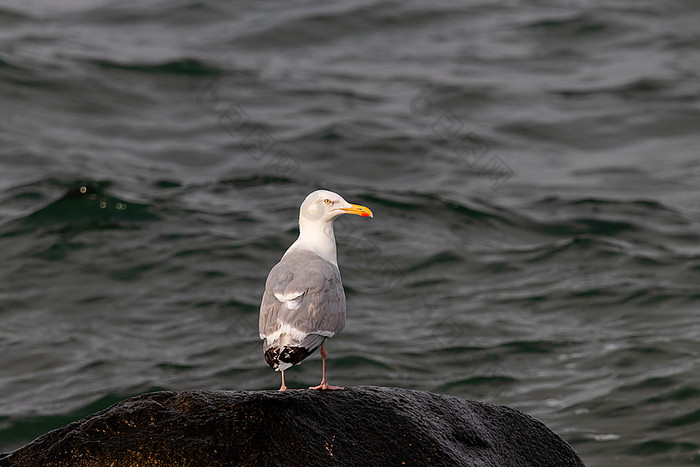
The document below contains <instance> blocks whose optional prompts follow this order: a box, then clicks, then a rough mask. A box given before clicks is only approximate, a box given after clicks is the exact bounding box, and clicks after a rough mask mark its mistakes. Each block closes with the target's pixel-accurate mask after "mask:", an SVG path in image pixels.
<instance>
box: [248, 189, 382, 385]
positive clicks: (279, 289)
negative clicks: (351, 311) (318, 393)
mask: <svg viewBox="0 0 700 467" xmlns="http://www.w3.org/2000/svg"><path fill="white" fill-rule="evenodd" d="M343 214H356V215H358V216H362V217H374V216H373V214H372V211H370V209H369V208H366V207H364V206H360V205H358V204H350V203H348V202H347V201H345V200H344V199H343V198H342V197H341V196H340V195H338V194H336V193H333V192H332V191H327V190H318V191H314V192H313V193H311V194H310V195H309V196H307V197H306V199H305V200H304V202H303V203H302V204H301V208H300V209H299V238H298V239H297V240H296V241H295V242H294V243H293V244H292V246H290V247H289V249H288V250H287V252H286V253H285V254H284V256H282V259H281V260H280V262H279V263H277V264H276V265H275V267H273V268H272V270H271V271H270V274H269V275H268V276H267V281H266V283H265V293H264V294H263V297H262V304H261V305H260V319H259V321H258V327H259V331H260V338H261V339H263V341H264V342H263V351H264V352H265V361H266V362H267V364H268V365H270V366H271V367H272V368H274V369H275V371H281V372H282V386H281V387H280V391H286V390H287V386H286V385H285V383H284V370H286V369H287V368H289V367H291V366H292V365H296V364H298V363H301V361H302V360H304V359H305V358H306V357H308V356H309V355H311V354H312V353H314V352H315V351H316V349H318V348H319V347H321V359H322V360H323V378H322V379H321V384H319V385H318V386H313V387H310V388H309V389H343V388H342V387H339V386H331V385H329V384H328V383H327V382H326V348H325V341H326V339H328V338H329V337H333V336H335V335H336V334H337V333H339V332H340V331H341V330H342V329H343V327H345V292H344V291H343V284H342V282H341V281H340V271H339V270H338V258H337V255H336V248H335V235H334V233H333V221H334V220H335V219H337V218H338V217H340V216H342V215H343Z"/></svg>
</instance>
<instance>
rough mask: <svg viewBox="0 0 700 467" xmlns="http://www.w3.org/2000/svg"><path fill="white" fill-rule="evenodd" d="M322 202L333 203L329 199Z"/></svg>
mask: <svg viewBox="0 0 700 467" xmlns="http://www.w3.org/2000/svg"><path fill="white" fill-rule="evenodd" d="M323 202H324V203H326V204H331V203H333V201H331V200H329V199H324V200H323Z"/></svg>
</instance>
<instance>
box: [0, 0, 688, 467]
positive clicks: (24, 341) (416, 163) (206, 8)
mask: <svg viewBox="0 0 700 467" xmlns="http://www.w3.org/2000/svg"><path fill="white" fill-rule="evenodd" d="M698 24H700V9H699V8H698V5H697V4H696V3H695V2H690V1H675V2H665V3H663V4H660V3H655V2H651V1H646V0H643V1H635V2H632V1H620V2H615V3H614V4H610V3H609V2H598V1H585V0H580V1H575V2H534V3H533V2H527V3H525V2H523V3H521V2H501V3H497V2H431V3H430V4H429V5H428V4H425V3H421V2H383V1H364V2H361V1H352V2H343V3H337V4H332V3H327V2H317V1H293V2H236V3H231V4H227V3H224V2H214V1H204V2H191V1H189V0H182V1H180V0H177V1H176V0H169V1H161V2H155V1H147V2H136V1H133V2H132V1H129V2H119V3H118V4H117V3H113V2H98V1H94V2H91V1H88V0H82V1H78V0H74V1H63V2H48V1H44V2H41V1H38V0H33V1H29V2H27V1H22V2H20V1H19V0H10V1H9V2H7V1H6V2H4V3H3V6H0V264H2V269H0V271H1V272H0V352H1V353H2V359H1V362H2V364H1V365H0V451H6V450H10V449H14V448H16V447H18V446H21V445H22V444H24V443H26V442H29V441H31V440H32V439H34V438H35V437H37V436H39V435H41V434H43V433H45V432H47V431H48V430H51V429H53V428H57V427H59V426H62V425H64V424H66V423H68V422H70V421H72V420H75V419H78V418H80V417H83V416H85V415H87V414H90V413H93V412H95V411H97V410H99V409H101V408H104V407H106V406H108V405H110V404H113V403H115V402H117V401H119V400H121V399H123V398H126V397H129V396H131V395H134V394H138V393H142V392H146V391H152V390H156V389H160V388H168V389H175V390H178V389H189V388H203V389H222V388H226V389H275V388H277V387H278V384H279V380H278V378H279V375H278V374H276V373H274V372H272V371H271V370H270V369H269V368H268V367H267V366H266V365H265V362H264V360H263V357H262V352H261V342H260V340H259V339H258V335H257V334H258V333H257V313H258V306H259V301H260V297H261V294H262V291H263V287H264V281H265V277H266V275H267V273H268V271H269V269H270V268H271V267H272V266H273V265H274V264H275V262H276V261H277V260H278V259H279V257H280V256H281V254H282V253H283V252H284V250H285V249H286V248H287V247H288V246H289V244H291V242H292V241H293V240H294V239H295V238H296V218H297V207H298V205H299V203H300V202H301V200H302V199H303V198H304V196H305V195H306V194H307V193H309V192H310V191H312V190H314V189H316V188H320V187H323V188H327V189H331V190H333V191H337V192H338V193H340V194H341V195H343V196H344V197H345V198H346V199H347V200H349V201H351V202H357V203H360V204H364V205H367V206H369V207H370V208H372V210H373V211H374V213H375V218H374V219H372V220H367V219H360V218H352V219H349V218H348V219H341V220H339V221H338V222H337V224H336V233H337V237H338V248H339V264H340V269H341V272H342V275H343V281H344V284H345V286H346V293H347V298H348V317H347V325H346V328H345V330H344V331H343V333H341V334H340V335H338V336H337V337H335V338H334V339H332V340H331V341H330V342H329V345H328V350H329V374H330V377H331V382H332V383H333V384H339V385H346V386H353V385H361V384H373V385H386V386H401V387H409V388H417V389H424V390H429V391H435V392H440V393H446V394H453V395H458V396H461V397H465V398H471V399H477V400H483V401H489V402H494V403H498V404H507V405H511V406H514V407H516V408H519V409H521V410H524V411H525V412H527V413H530V414H532V415H533V416H535V417H537V418H539V419H541V420H542V421H544V422H545V423H546V424H547V425H548V426H550V427H551V428H553V429H554V430H555V431H557V432H558V433H560V434H561V435H562V436H563V437H564V438H565V439H566V440H568V441H569V442H571V443H572V445H573V446H574V447H575V448H576V449H577V451H578V452H579V453H580V454H581V456H582V457H583V459H584V461H585V462H586V463H587V465H591V466H608V465H662V464H669V465H698V464H700V411H699V410H698V407H700V368H699V365H700V337H699V336H700V208H699V207H698V199H699V195H700V157H699V154H698V147H700V105H699V104H700V102H699V101H700V99H699V96H700V53H699V52H698V50H700V35H698V28H697V25H698ZM320 370H321V368H320V357H319V356H318V355H315V356H313V357H312V358H310V359H308V360H307V361H305V362H304V364H303V365H301V366H299V367H296V368H294V369H293V370H291V371H289V372H288V384H290V386H292V387H304V386H309V385H312V384H317V383H318V380H319V378H320Z"/></svg>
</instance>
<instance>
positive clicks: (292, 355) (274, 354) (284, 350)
mask: <svg viewBox="0 0 700 467" xmlns="http://www.w3.org/2000/svg"><path fill="white" fill-rule="evenodd" d="M315 350H316V348H313V349H307V348H306V347H281V348H280V347H270V348H269V349H267V350H266V351H265V361H266V362H267V364H268V365H270V366H271V367H272V368H273V369H275V370H276V369H277V368H278V367H279V365H280V362H283V363H291V364H292V365H297V364H299V363H301V361H302V360H304V359H305V358H306V357H308V356H309V355H311V354H312V353H314V351H315Z"/></svg>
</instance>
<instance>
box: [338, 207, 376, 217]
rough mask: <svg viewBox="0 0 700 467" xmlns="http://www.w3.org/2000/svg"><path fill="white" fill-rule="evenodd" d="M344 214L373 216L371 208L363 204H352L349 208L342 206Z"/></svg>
mask: <svg viewBox="0 0 700 467" xmlns="http://www.w3.org/2000/svg"><path fill="white" fill-rule="evenodd" d="M343 211H345V213H346V214H356V215H358V216H362V217H374V214H372V210H370V208H368V207H365V206H360V205H359V204H353V205H351V206H350V207H349V208H343Z"/></svg>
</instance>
